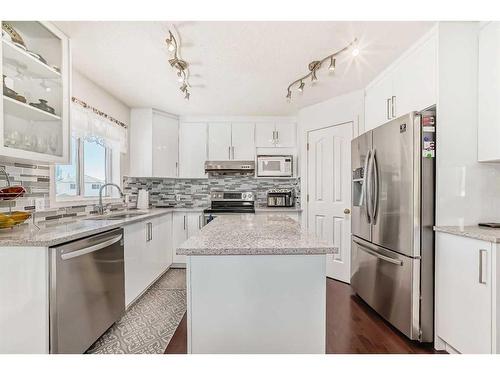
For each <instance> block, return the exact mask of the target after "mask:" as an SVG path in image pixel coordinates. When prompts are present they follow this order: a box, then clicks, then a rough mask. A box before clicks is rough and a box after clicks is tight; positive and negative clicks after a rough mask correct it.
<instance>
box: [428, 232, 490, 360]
mask: <svg viewBox="0 0 500 375" xmlns="http://www.w3.org/2000/svg"><path fill="white" fill-rule="evenodd" d="M497 251H498V249H497V248H496V244H493V243H491V242H486V241H481V240H477V239H472V238H466V237H461V236H457V235H452V234H447V233H437V234H436V348H438V349H445V350H447V351H448V352H459V353H464V354H478V353H497V349H496V341H497V335H498V333H497V332H498V329H497V328H496V325H497V317H496V311H497V306H496V303H497V295H496V293H498V292H497V290H498V288H497V276H496V274H497V272H496V271H497V268H498V263H497V260H496V259H497V256H496V252H497Z"/></svg>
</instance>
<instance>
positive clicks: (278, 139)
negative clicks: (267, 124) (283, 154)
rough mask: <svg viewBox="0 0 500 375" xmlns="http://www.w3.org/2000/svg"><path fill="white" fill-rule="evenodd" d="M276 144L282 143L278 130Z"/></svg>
mask: <svg viewBox="0 0 500 375" xmlns="http://www.w3.org/2000/svg"><path fill="white" fill-rule="evenodd" d="M276 143H280V132H279V130H276Z"/></svg>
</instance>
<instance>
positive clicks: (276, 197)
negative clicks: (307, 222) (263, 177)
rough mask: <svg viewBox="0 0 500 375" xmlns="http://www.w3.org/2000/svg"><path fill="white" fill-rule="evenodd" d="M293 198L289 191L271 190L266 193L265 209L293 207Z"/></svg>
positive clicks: (291, 192)
mask: <svg viewBox="0 0 500 375" xmlns="http://www.w3.org/2000/svg"><path fill="white" fill-rule="evenodd" d="M294 200H295V196H294V193H293V191H292V190H290V189H271V190H268V191H267V207H293V206H294V203H295V202H294Z"/></svg>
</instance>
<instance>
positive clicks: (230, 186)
mask: <svg viewBox="0 0 500 375" xmlns="http://www.w3.org/2000/svg"><path fill="white" fill-rule="evenodd" d="M123 186H124V193H126V194H127V193H128V194H131V195H132V196H136V195H137V194H138V191H139V190H140V189H146V190H148V191H149V202H150V204H152V205H153V206H172V207H182V208H188V207H193V208H196V207H200V208H204V207H208V206H209V205H210V192H211V191H216V190H230V191H253V192H254V193H256V197H257V198H256V207H265V206H266V199H267V191H268V190H269V189H292V190H294V191H295V206H297V207H300V179H299V178H256V177H253V176H213V177H209V178H189V179H183V178H143V177H141V178H138V177H125V178H124V181H123ZM133 199H134V198H132V200H133Z"/></svg>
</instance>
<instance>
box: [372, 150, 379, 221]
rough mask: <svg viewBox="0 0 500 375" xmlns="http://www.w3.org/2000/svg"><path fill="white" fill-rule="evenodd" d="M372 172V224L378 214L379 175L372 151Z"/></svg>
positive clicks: (374, 153)
mask: <svg viewBox="0 0 500 375" xmlns="http://www.w3.org/2000/svg"><path fill="white" fill-rule="evenodd" d="M372 172H373V177H374V181H373V184H374V194H373V198H372V201H373V203H372V208H373V210H372V221H373V224H375V223H376V222H377V214H378V199H379V186H378V184H379V175H378V163H377V150H376V149H375V150H373V154H372Z"/></svg>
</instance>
